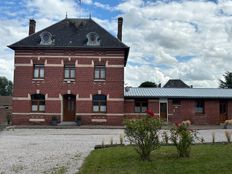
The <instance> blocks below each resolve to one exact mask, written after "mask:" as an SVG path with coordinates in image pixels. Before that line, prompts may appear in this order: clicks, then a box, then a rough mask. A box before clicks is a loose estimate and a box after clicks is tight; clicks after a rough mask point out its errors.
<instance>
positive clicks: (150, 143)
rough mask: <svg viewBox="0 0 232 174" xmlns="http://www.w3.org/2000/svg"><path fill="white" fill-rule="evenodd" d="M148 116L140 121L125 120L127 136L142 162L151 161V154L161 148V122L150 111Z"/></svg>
mask: <svg viewBox="0 0 232 174" xmlns="http://www.w3.org/2000/svg"><path fill="white" fill-rule="evenodd" d="M146 113H147V114H148V115H147V116H145V117H143V118H140V119H132V120H125V121H124V125H125V126H126V128H125V134H126V136H127V138H128V139H129V141H130V142H131V143H133V144H135V149H136V151H137V153H138V154H139V156H140V158H141V159H142V160H147V161H148V160H150V153H151V152H152V151H153V150H155V149H157V148H159V146H160V144H159V136H158V133H159V130H160V129H161V123H160V121H159V120H158V119H157V118H156V117H155V114H154V113H153V112H152V111H151V110H150V109H148V110H147V111H146Z"/></svg>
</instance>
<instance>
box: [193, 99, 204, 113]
mask: <svg viewBox="0 0 232 174" xmlns="http://www.w3.org/2000/svg"><path fill="white" fill-rule="evenodd" d="M195 110H196V113H204V112H205V104H204V101H203V100H197V101H196V108H195Z"/></svg>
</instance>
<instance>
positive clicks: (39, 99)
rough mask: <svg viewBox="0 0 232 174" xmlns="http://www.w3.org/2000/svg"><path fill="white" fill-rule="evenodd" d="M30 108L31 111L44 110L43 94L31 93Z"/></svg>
mask: <svg viewBox="0 0 232 174" xmlns="http://www.w3.org/2000/svg"><path fill="white" fill-rule="evenodd" d="M31 110H32V112H44V111H45V96H44V95H43V94H33V95H31Z"/></svg>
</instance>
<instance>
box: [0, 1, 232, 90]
mask: <svg viewBox="0 0 232 174" xmlns="http://www.w3.org/2000/svg"><path fill="white" fill-rule="evenodd" d="M23 2H24V3H25V4H24V5H25V8H26V10H27V12H28V14H27V13H25V12H24V11H18V12H17V11H16V12H15V13H12V15H11V16H17V14H18V15H19V14H21V15H22V14H24V15H26V16H24V18H23V17H21V18H20V15H19V16H18V17H17V19H14V20H10V19H9V20H0V25H1V26H2V27H1V28H0V35H1V40H0V48H1V49H0V73H1V74H4V72H5V74H6V75H7V76H8V78H10V79H12V76H13V75H12V74H13V71H12V69H13V51H10V50H9V49H7V48H6V45H9V44H11V43H13V42H15V41H18V40H20V39H22V38H24V37H25V36H27V34H28V19H29V18H35V19H36V21H37V27H36V30H37V31H38V30H41V29H43V28H45V27H47V26H49V25H51V24H53V23H55V22H57V21H59V20H61V19H63V18H65V14H66V11H67V12H68V17H79V16H80V13H82V16H88V13H87V12H86V11H85V10H83V9H82V10H80V6H79V1H78V0H28V1H23ZM82 3H83V4H87V5H91V6H95V7H97V8H102V9H106V10H108V11H109V13H110V11H112V10H111V9H110V8H112V9H113V10H114V13H115V12H117V11H118V12H119V14H118V15H117V16H115V18H111V19H107V20H106V19H104V20H103V19H98V18H93V19H94V20H96V22H98V23H99V24H100V25H102V26H103V27H104V28H106V29H107V30H108V31H110V32H111V33H113V34H114V35H116V34H117V20H116V19H117V17H118V16H123V17H124V25H123V41H124V42H125V43H126V44H127V45H128V46H130V54H129V59H128V64H127V67H126V70H125V72H126V73H125V81H126V83H128V84H130V85H133V86H137V85H139V84H140V83H141V82H143V81H145V80H152V81H155V82H157V83H159V82H161V83H162V84H164V83H165V82H166V81H167V80H168V79H169V78H181V79H183V80H184V81H186V83H188V84H192V85H194V86H195V87H218V79H220V78H222V74H224V73H225V72H226V71H231V64H232V59H231V57H232V52H231V51H230V50H231V44H232V41H231V40H232V17H231V14H232V2H231V1H229V0H220V1H218V3H213V2H206V1H201V0H199V1H182V2H178V1H173V2H169V3H162V2H161V1H159V2H156V1H153V2H152V1H143V0H123V1H121V2H120V3H119V4H118V6H116V7H110V6H109V5H107V4H103V3H99V2H97V1H93V0H82ZM5 10H6V9H5ZM6 12H7V11H6ZM9 14H10V13H9ZM177 56H183V57H184V56H191V57H192V58H188V59H186V60H185V61H182V60H179V59H178V58H177ZM8 60H10V61H9V62H8ZM6 61H7V62H8V63H6ZM164 65H167V66H165V67H162V66H164Z"/></svg>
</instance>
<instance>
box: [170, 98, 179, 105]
mask: <svg viewBox="0 0 232 174" xmlns="http://www.w3.org/2000/svg"><path fill="white" fill-rule="evenodd" d="M172 104H173V105H181V101H180V99H173V100H172Z"/></svg>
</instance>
